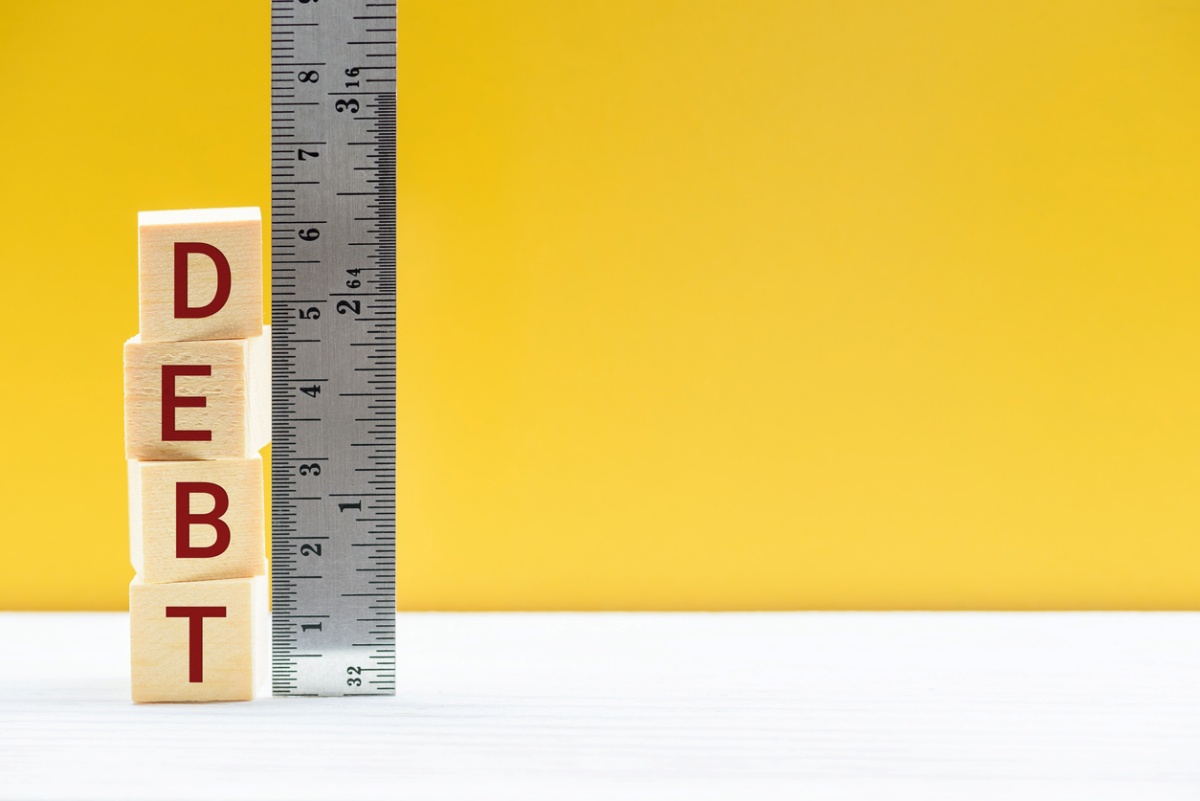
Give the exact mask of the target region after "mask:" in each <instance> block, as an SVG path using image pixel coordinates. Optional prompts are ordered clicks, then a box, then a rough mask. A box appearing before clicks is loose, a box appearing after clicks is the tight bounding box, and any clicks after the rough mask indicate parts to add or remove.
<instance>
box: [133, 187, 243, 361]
mask: <svg viewBox="0 0 1200 801" xmlns="http://www.w3.org/2000/svg"><path fill="white" fill-rule="evenodd" d="M262 280H263V263H262V215H261V214H260V213H259V210H258V209H257V208H230V209H195V210H189V211H143V212H141V213H139V214H138V301H139V304H138V316H139V319H140V323H141V326H140V327H141V337H142V341H143V342H181V341H190V340H197V339H243V338H246V337H252V336H257V335H258V332H259V331H260V330H261V329H262V325H263V315H262V301H263V291H262Z"/></svg>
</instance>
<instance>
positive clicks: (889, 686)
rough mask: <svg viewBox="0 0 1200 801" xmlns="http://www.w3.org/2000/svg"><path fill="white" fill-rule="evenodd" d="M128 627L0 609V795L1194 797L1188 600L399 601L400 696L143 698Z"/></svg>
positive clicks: (117, 621)
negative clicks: (732, 609)
mask: <svg viewBox="0 0 1200 801" xmlns="http://www.w3.org/2000/svg"><path fill="white" fill-rule="evenodd" d="M126 629H127V626H126V619H125V616H124V615H122V614H78V615H51V614H24V615H13V614H10V615H3V614H0V797H4V798H14V799H22V801H42V800H43V799H45V800H48V799H63V798H70V799H79V800H80V801H91V800H93V799H103V800H104V801H118V800H119V801H143V800H145V801H148V800H149V799H162V798H178V799H196V800H198V799H205V798H253V799H258V800H259V801H272V800H273V799H290V800H293V801H309V800H312V801H315V800H316V799H331V798H337V799H345V800H346V801H367V800H374V799H380V800H382V799H409V798H411V799H422V801H472V800H473V799H479V800H480V801H496V799H514V801H515V800H516V799H520V801H564V799H571V801H594V800H598V799H622V801H625V800H626V799H633V800H634V801H643V800H648V799H672V800H674V801H693V800H694V799H700V801H713V800H714V799H721V800H722V801H724V800H726V799H728V801H747V799H752V801H775V800H776V799H779V800H780V801H794V800H795V799H804V800H805V801H811V800H814V799H815V800H816V801H824V800H825V799H831V800H832V799H837V800H838V801H850V800H851V799H880V801H893V800H894V799H919V801H964V799H969V801H1012V800H1013V799H1020V801H1028V800H1030V799H1032V800H1033V801H1040V800H1041V799H1045V800H1046V801H1114V800H1115V799H1121V801H1163V800H1172V801H1173V800H1174V799H1180V800H1181V801H1182V799H1188V800H1189V801H1191V799H1195V798H1197V797H1200V760H1198V759H1197V757H1196V755H1197V754H1200V681H1197V676H1200V614H1193V613H1174V614H1171V613H1167V614H1119V613H1118V614H1111V613H1077V614H1054V613H1036V614H1029V613H1026V614H997V613H992V614H975V613H941V614H920V613H917V614H909V613H894V612H893V613H884V614H863V613H791V614H779V613H776V614H729V613H726V614H561V613H560V614H496V613H489V614H401V615H398V616H397V625H396V632H397V637H396V642H397V660H396V667H397V694H396V697H394V698H320V699H305V698H266V699H262V700H259V701H256V702H255V703H252V704H210V705H202V706H192V705H167V706H150V707H147V706H135V705H132V704H130V703H129V700H128V681H129V675H128V670H129V663H128V659H127V652H126V650H125V645H126V641H125V636H126V633H125V632H126ZM200 755H202V757H203V765H204V769H203V770H197V769H196V761H197V759H198V758H199V757H200ZM66 766H69V767H70V769H67V768H66ZM181 775H186V776H187V781H186V782H183V781H181V780H180V778H179V777H180V776H181Z"/></svg>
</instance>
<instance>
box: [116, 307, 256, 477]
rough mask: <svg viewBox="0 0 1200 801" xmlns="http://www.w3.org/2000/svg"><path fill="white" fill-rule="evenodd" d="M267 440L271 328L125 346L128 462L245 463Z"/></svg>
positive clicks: (128, 343) (126, 446)
mask: <svg viewBox="0 0 1200 801" xmlns="http://www.w3.org/2000/svg"><path fill="white" fill-rule="evenodd" d="M270 441H271V331H270V327H266V328H260V329H259V335H258V336H255V337H252V338H250V339H219V340H211V341H208V342H143V341H141V340H140V338H139V337H134V338H133V339H130V340H129V341H128V342H126V343H125V458H126V459H143V460H172V461H177V460H184V459H244V458H247V457H250V456H252V455H254V454H255V453H256V452H258V450H259V449H260V448H262V447H263V446H264V445H266V444H267V443H268V442H270Z"/></svg>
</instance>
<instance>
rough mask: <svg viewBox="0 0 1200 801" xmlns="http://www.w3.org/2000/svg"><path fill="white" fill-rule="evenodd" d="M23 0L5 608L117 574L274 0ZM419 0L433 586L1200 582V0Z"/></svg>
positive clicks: (418, 256) (483, 603) (418, 261)
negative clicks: (158, 310)
mask: <svg viewBox="0 0 1200 801" xmlns="http://www.w3.org/2000/svg"><path fill="white" fill-rule="evenodd" d="M0 2H2V7H3V10H2V13H0V70H2V74H3V75H4V76H5V78H4V80H3V81H0V115H3V116H2V122H3V124H2V125H0V153H2V154H3V157H4V167H3V177H2V178H0V187H2V191H0V234H2V235H0V265H2V270H3V272H2V275H3V276H4V278H5V292H4V300H3V303H2V306H0V333H2V334H3V340H2V341H3V348H4V350H3V366H4V376H5V380H4V384H3V386H2V387H0V413H2V418H0V419H3V421H4V422H3V437H2V439H0V441H2V443H3V445H4V448H3V456H2V458H0V478H2V483H0V487H2V489H0V492H2V493H3V495H2V503H3V510H4V517H3V518H2V522H0V532H2V536H3V546H2V547H3V554H2V556H0V608H55V609H60V608H121V607H122V606H123V605H124V603H125V592H126V590H125V586H126V583H127V581H128V579H129V577H130V575H131V571H130V569H129V567H128V564H127V546H126V542H125V539H124V537H125V534H124V527H125V483H124V465H123V464H122V461H121V452H122V451H121V369H120V352H121V347H120V346H121V342H122V340H123V339H124V338H125V337H127V336H129V335H130V334H132V333H134V331H135V329H136V327H137V315H136V245H135V241H136V240H135V212H136V211H137V210H138V209H151V208H171V207H186V206H206V205H244V204H259V205H262V206H264V207H267V206H268V205H269V195H268V191H269V188H268V164H267V150H268V107H267V100H268V89H267V72H266V70H267V57H268V53H267V31H268V28H267V26H268V15H267V4H266V2H265V0H259V2H253V3H251V2H246V0H222V1H221V2H206V3H193V2H169V3H164V2H150V0H139V1H138V2H122V3H94V2H83V0H74V2H61V3H29V2H18V1H17V0H0ZM401 5H402V7H401V11H400V29H401V34H400V35H401V39H400V41H401V45H400V50H401V58H400V75H401V81H400V85H401V90H400V96H399V109H400V112H399V115H400V120H399V128H400V132H401V133H400V142H399V150H400V156H399V176H400V177H399V183H400V186H399V206H400V208H399V210H400V226H399V231H400V237H401V242H400V248H399V253H400V265H399V268H400V282H399V289H400V293H401V299H400V305H399V312H400V316H401V327H400V331H401V341H400V371H399V388H400V392H399V413H400V436H399V441H400V454H399V461H400V465H399V483H400V489H399V498H398V501H399V503H398V507H399V510H400V521H399V523H400V539H399V590H400V601H401V605H402V606H403V607H409V608H454V609H460V608H488V609H491V608H584V609H594V608H671V609H675V608H736V609H742V608H808V607H816V608H862V607H897V608H913V607H917V608H961V607H967V608H1043V607H1053V608H1087V607H1097V608H1113V607H1115V608H1121V607H1134V608H1147V609H1149V608H1200V491H1198V489H1200V412H1198V410H1200V380H1198V376H1200V355H1198V350H1200V349H1198V348H1197V345H1198V344H1200V313H1198V308H1200V102H1197V100H1198V98H1200V3H1197V2H1189V1H1188V0H1152V1H1151V2H1145V1H1144V0H1130V2H1098V1H1097V2H1067V1H1065V0H1053V1H1052V2H1046V0H1035V1H1034V2H1011V1H1010V0H996V1H995V2H959V1H958V0H952V1H950V2H932V0H930V1H928V2H878V1H876V2H799V1H797V2H777V3H768V2H745V1H744V0H723V2H703V3H702V2H666V1H665V0H657V1H655V0H608V1H607V2H597V3H566V2H557V1H556V0H544V1H543V2H536V3H534V2H501V1H500V0H497V2H486V3H485V2H472V3H444V2H440V1H439V0H421V1H420V2H403V3H402V4H401Z"/></svg>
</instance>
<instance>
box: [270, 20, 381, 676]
mask: <svg viewBox="0 0 1200 801" xmlns="http://www.w3.org/2000/svg"><path fill="white" fill-rule="evenodd" d="M395 186H396V4H395V3H384V2H365V1H364V0H272V2H271V287H272V293H273V296H272V302H271V318H272V320H271V322H272V349H273V350H272V358H273V375H272V402H273V413H274V418H273V419H274V423H273V425H274V431H273V446H272V457H273V459H272V470H271V477H272V512H271V524H272V545H271V557H272V558H271V567H272V578H271V597H272V605H273V614H272V619H273V627H274V633H273V639H272V679H273V688H274V693H275V695H393V694H395V691H396V690H395V688H396V677H395V671H396V648H395V644H396V640H395V621H396V617H395V609H396V514H395V512H396V500H395V498H396V493H395V489H396V411H395V409H396V375H395V371H396V189H395Z"/></svg>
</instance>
